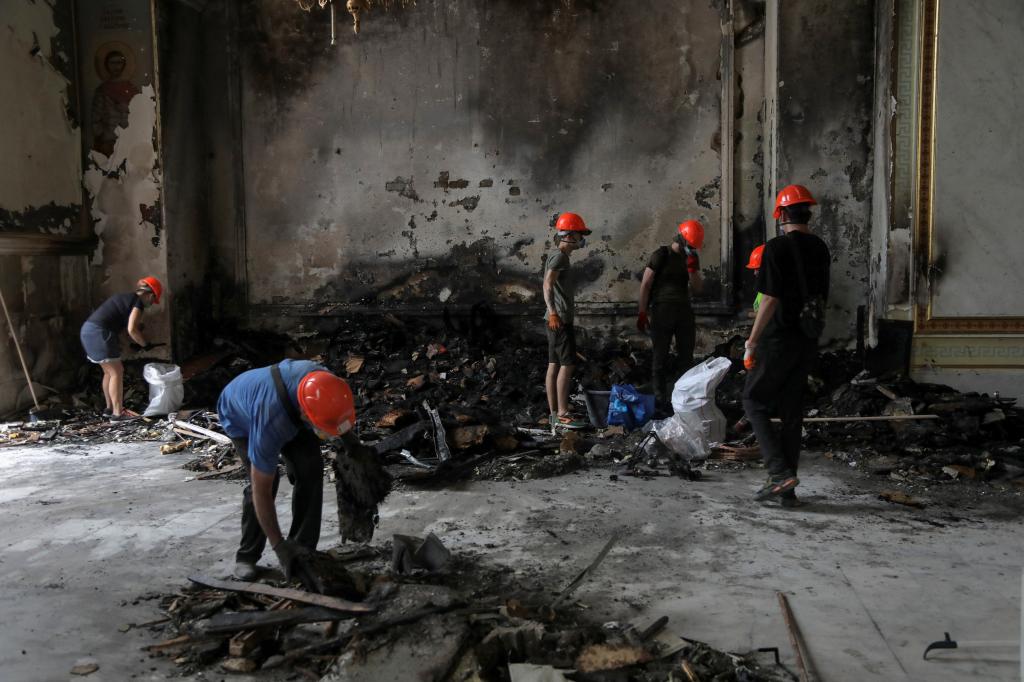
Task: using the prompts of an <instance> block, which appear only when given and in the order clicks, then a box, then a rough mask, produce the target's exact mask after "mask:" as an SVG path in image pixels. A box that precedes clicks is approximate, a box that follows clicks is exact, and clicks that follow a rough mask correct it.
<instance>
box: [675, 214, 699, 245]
mask: <svg viewBox="0 0 1024 682" xmlns="http://www.w3.org/2000/svg"><path fill="white" fill-rule="evenodd" d="M679 234H681V235H682V236H683V239H685V240H686V243H687V244H689V245H690V246H692V247H693V248H695V249H699V248H702V247H703V246H704V226H703V225H701V224H700V221H699V220H684V221H683V222H681V223H679Z"/></svg>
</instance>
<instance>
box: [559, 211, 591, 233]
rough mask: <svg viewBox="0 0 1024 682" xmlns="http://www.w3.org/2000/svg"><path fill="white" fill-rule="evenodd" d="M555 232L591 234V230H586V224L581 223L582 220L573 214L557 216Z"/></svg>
mask: <svg viewBox="0 0 1024 682" xmlns="http://www.w3.org/2000/svg"><path fill="white" fill-rule="evenodd" d="M555 230H556V231H557V232H580V233H582V234H590V233H591V230H588V229H587V224H586V223H584V222H583V218H581V217H579V215H577V214H575V213H563V214H562V215H560V216H558V220H557V221H556V222H555Z"/></svg>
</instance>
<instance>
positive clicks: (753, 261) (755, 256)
mask: <svg viewBox="0 0 1024 682" xmlns="http://www.w3.org/2000/svg"><path fill="white" fill-rule="evenodd" d="M763 255H764V244H761V246H757V247H754V250H753V251H751V252H750V260H749V261H747V269H748V270H760V269H761V257H762V256H763Z"/></svg>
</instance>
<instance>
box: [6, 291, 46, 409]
mask: <svg viewBox="0 0 1024 682" xmlns="http://www.w3.org/2000/svg"><path fill="white" fill-rule="evenodd" d="M0 307H2V308H3V309H4V317H5V318H7V326H8V327H10V329H11V338H12V339H14V349H15V350H16V351H18V359H19V360H21V370H22V371H23V372H25V381H27V382H28V392H29V393H31V394H32V402H33V403H35V405H36V409H37V410H38V409H39V399H38V398H36V389H34V388H33V387H32V377H31V376H29V373H28V365H26V364H25V356H24V355H22V354H21V344H20V343H18V335H17V334H16V333H15V332H14V323H12V322H11V314H10V313H9V312H7V301H5V300H4V292H2V291H0Z"/></svg>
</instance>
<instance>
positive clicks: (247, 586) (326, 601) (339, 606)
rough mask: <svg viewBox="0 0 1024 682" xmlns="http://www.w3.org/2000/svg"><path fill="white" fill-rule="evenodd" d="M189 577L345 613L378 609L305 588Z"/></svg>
mask: <svg viewBox="0 0 1024 682" xmlns="http://www.w3.org/2000/svg"><path fill="white" fill-rule="evenodd" d="M188 579H189V580H191V581H192V582H194V583H196V584H197V585H202V586H204V587H212V588H213V589H215V590H224V591H225V592H243V593H246V594H264V595H267V596H268V597H277V598H279V599H291V600H292V601H297V602H301V603H303V604H313V605H314V606H323V607H324V608H328V609H334V610H335V611H342V612H344V613H373V612H374V611H376V610H377V608H376V607H375V606H372V605H370V604H360V603H357V602H352V601H347V600H345V599H338V598H337V597H328V596H326V595H323V594H316V593H314V592H306V591H305V590H295V589H291V588H287V587H271V586H270V585H263V584H261V583H247V582H243V581H240V580H238V581H234V580H217V579H216V578H207V577H206V576H202V575H190V576H189V577H188Z"/></svg>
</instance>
